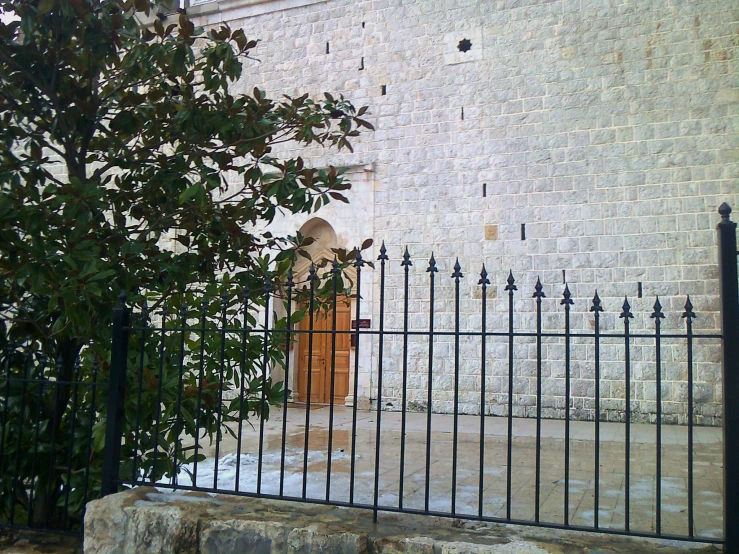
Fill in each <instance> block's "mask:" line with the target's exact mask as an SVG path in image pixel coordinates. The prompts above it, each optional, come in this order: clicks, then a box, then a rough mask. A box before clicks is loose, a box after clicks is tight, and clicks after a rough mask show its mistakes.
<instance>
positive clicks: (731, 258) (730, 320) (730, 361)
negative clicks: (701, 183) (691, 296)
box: [716, 202, 739, 552]
mask: <svg viewBox="0 0 739 554" xmlns="http://www.w3.org/2000/svg"><path fill="white" fill-rule="evenodd" d="M718 212H719V214H721V221H720V222H719V224H718V225H717V227H716V230H717V231H718V249H719V255H718V260H719V262H718V263H719V286H720V290H721V335H722V337H723V338H722V342H721V344H722V359H723V374H724V380H723V397H724V406H723V407H724V497H725V499H724V548H725V551H726V552H739V432H737V429H739V402H736V398H737V396H739V284H738V283H737V246H736V223H734V222H733V221H731V219H730V215H731V207H730V206H729V205H728V204H727V203H726V202H724V203H723V204H721V206H720V207H719V209H718Z"/></svg>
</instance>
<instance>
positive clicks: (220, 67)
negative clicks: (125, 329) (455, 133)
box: [0, 0, 371, 525]
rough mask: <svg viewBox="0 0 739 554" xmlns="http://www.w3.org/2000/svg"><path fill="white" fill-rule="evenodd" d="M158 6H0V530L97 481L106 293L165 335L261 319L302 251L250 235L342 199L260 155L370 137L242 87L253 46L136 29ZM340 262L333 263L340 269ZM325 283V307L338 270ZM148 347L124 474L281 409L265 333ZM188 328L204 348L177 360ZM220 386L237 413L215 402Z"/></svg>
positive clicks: (181, 25) (335, 102)
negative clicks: (236, 87)
mask: <svg viewBox="0 0 739 554" xmlns="http://www.w3.org/2000/svg"><path fill="white" fill-rule="evenodd" d="M154 9H155V8H154V5H152V4H150V3H149V2H148V0H125V1H124V0H0V11H2V12H5V14H6V15H7V14H14V17H4V18H3V19H2V20H0V348H1V349H2V350H1V351H2V359H0V379H1V380H0V417H1V418H2V420H1V421H0V425H1V429H0V430H1V431H2V436H1V437H0V438H1V439H2V441H1V442H0V513H2V514H3V515H2V516H1V517H0V519H1V518H5V519H7V518H11V519H15V520H16V522H17V521H20V520H21V519H22V518H25V519H26V521H27V522H28V523H29V524H38V525H41V524H47V525H55V524H56V525H66V524H68V522H74V521H75V520H76V519H77V518H79V516H80V514H81V511H82V507H83V505H84V502H85V500H87V499H88V498H91V497H93V496H94V494H95V487H99V479H100V465H101V462H100V459H101V451H102V448H103V442H104V432H103V431H104V425H105V410H104V406H105V396H106V394H105V389H103V388H100V387H98V388H97V389H94V388H93V387H90V386H84V385H83V383H89V382H90V381H91V380H92V379H93V378H94V379H97V380H99V381H100V382H105V381H106V380H107V376H108V371H109V365H110V339H111V308H112V307H113V306H114V305H115V304H116V303H117V301H118V300H117V299H118V294H119V291H127V292H128V294H129V297H128V298H129V301H130V302H132V303H134V304H136V305H138V306H139V307H141V306H142V304H143V300H144V297H145V296H147V295H148V296H149V297H150V298H149V299H150V302H151V303H152V305H150V306H149V308H148V311H149V313H152V314H153V313H157V314H159V315H160V316H161V312H162V310H166V312H167V313H165V315H164V318H163V319H162V318H161V317H159V319H158V322H159V323H156V321H155V324H156V325H159V326H161V325H162V321H163V322H164V325H165V326H172V325H174V326H178V325H184V322H187V321H189V320H194V321H196V322H198V325H200V324H202V325H203V326H205V327H207V326H209V325H211V324H213V323H214V322H216V321H219V320H221V319H223V318H225V319H227V320H229V321H231V320H233V319H237V320H238V321H239V322H243V321H246V322H247V324H253V325H256V321H255V320H254V319H253V318H254V315H253V310H254V309H258V308H259V305H260V303H263V302H264V299H265V295H263V294H262V293H260V291H262V290H263V287H264V284H265V282H269V283H271V288H272V289H273V290H279V289H280V286H281V284H282V283H284V280H285V278H286V273H287V271H288V269H289V267H290V265H291V264H292V262H293V260H294V256H295V253H296V251H298V250H299V248H300V247H301V246H304V245H305V244H306V242H307V241H308V240H309V239H304V238H303V237H301V236H300V235H299V234H296V236H294V237H277V236H273V235H271V234H270V233H269V232H265V231H259V230H260V229H265V227H266V225H265V224H268V223H269V222H271V221H272V220H273V219H274V218H275V217H276V215H277V214H278V213H279V212H281V211H283V212H290V213H301V212H312V211H315V210H316V209H318V208H319V207H320V206H321V205H323V204H325V203H327V202H328V201H330V200H332V199H333V200H340V201H346V198H345V197H344V196H342V194H341V191H343V190H346V189H348V188H349V184H348V183H346V182H345V181H344V180H343V179H342V177H341V174H340V172H339V171H335V170H333V169H329V170H318V169H314V168H311V167H308V166H306V165H305V163H304V162H303V160H302V159H301V158H300V157H294V158H290V159H279V158H277V157H274V156H273V155H272V148H273V146H274V145H275V144H276V143H283V142H291V143H292V144H293V145H294V146H295V149H294V150H293V151H297V150H298V149H299V147H300V146H304V145H311V144H313V145H322V146H325V147H332V148H336V149H342V148H348V149H351V145H350V142H349V141H350V140H351V139H352V137H355V136H357V135H358V131H359V129H360V128H362V127H365V128H368V129H371V125H370V124H369V123H367V122H366V121H364V120H363V119H361V117H362V116H363V114H364V113H365V111H366V108H361V109H359V110H356V109H355V107H354V106H353V105H352V104H351V103H350V102H348V101H346V100H344V99H343V98H341V97H339V98H334V97H333V96H331V95H330V94H325V95H324V96H323V97H322V98H320V99H312V98H309V97H308V96H307V95H305V96H300V97H289V96H284V97H282V98H281V99H279V100H271V99H269V98H267V97H266V96H265V94H264V93H263V92H261V91H260V90H258V89H254V90H253V92H252V93H251V94H234V93H233V92H232V91H231V89H230V87H229V85H230V84H231V83H233V82H234V81H235V80H237V79H239V78H240V77H242V71H243V70H244V62H245V60H246V59H248V58H249V54H250V52H251V51H252V50H253V49H254V48H255V47H256V41H255V40H252V39H250V38H248V37H246V36H245V35H244V33H243V31H242V30H239V29H236V30H231V29H229V28H228V27H225V26H223V27H220V28H218V29H214V30H211V31H208V32H206V31H203V30H202V29H197V28H195V27H194V25H193V24H192V23H191V22H190V21H189V20H188V19H187V17H186V16H184V15H179V17H178V18H177V22H176V23H174V24H165V23H162V21H161V20H160V19H159V18H157V17H155V18H153V23H152V24H150V25H143V24H142V23H141V21H142V19H145V18H146V17H147V16H149V15H150V13H151V12H152V10H154ZM250 63H251V62H250ZM250 67H255V70H257V71H258V65H257V64H253V65H250ZM227 178H228V181H227ZM167 238H169V239H170V240H165V239H167ZM173 242H174V243H175V244H179V245H181V246H179V247H178V248H173V247H172V246H171V245H172V243H173ZM364 246H365V247H366V246H368V244H365V245H364ZM354 254H356V252H355V251H354V252H346V251H337V256H338V258H339V261H340V262H341V263H344V264H348V263H351V258H352V256H353V255H354ZM339 278H340V277H339ZM347 285H348V284H347V283H342V284H341V285H340V290H344V289H345V288H346V287H347ZM297 288H298V289H299V288H300V286H298V287H297ZM318 288H319V290H318V293H317V298H318V299H319V300H320V298H321V297H322V293H328V292H329V291H330V288H331V283H330V280H329V281H325V282H324V284H323V285H321V286H319V287H318ZM249 290H250V291H252V292H251V293H249V292H247V291H249ZM298 295H299V293H298ZM244 306H247V307H248V308H250V309H251V310H252V312H248V310H244ZM247 312H248V313H247ZM302 314H303V312H302V311H300V310H298V311H297V316H296V318H297V317H301V315H302ZM244 318H246V319H244ZM296 318H293V321H292V322H287V321H285V319H284V318H283V319H279V318H277V319H276V321H275V323H274V325H275V326H277V327H280V326H282V327H283V328H284V327H285V326H287V325H289V324H291V323H295V319H296ZM133 323H134V324H135V325H138V326H139V327H142V328H143V327H146V326H148V325H150V321H149V319H148V316H147V314H144V315H140V316H138V319H135V320H134V321H133ZM161 335H162V334H161V333H160V335H156V333H154V332H150V333H148V339H147V333H146V332H139V333H132V337H131V343H130V346H129V355H130V356H129V358H130V359H129V371H128V378H129V387H128V388H127V393H126V394H127V398H126V414H125V422H124V434H125V437H124V446H123V459H124V460H125V463H124V465H123V467H122V470H121V471H122V473H123V474H124V475H130V476H131V477H134V478H137V479H139V478H140V479H149V478H151V479H154V480H156V479H159V478H160V477H162V476H171V475H174V474H176V473H177V471H178V467H177V466H178V465H179V464H181V463H188V462H192V461H193V460H194V458H195V456H197V455H198V453H196V452H194V451H193V450H192V449H191V448H188V447H186V446H185V443H184V442H183V441H187V444H189V443H190V442H192V441H193V439H194V438H195V437H196V436H197V438H198V440H200V441H202V440H205V439H206V438H210V439H212V438H213V437H214V434H215V435H216V436H217V434H218V433H220V432H222V431H224V430H229V431H232V430H233V425H231V426H226V424H228V423H231V422H233V421H235V420H240V419H245V418H249V417H250V416H251V417H254V416H256V417H259V416H260V415H261V416H265V417H266V415H267V409H266V407H267V406H268V403H269V402H276V401H281V400H282V399H283V398H284V397H285V396H284V391H283V389H282V386H281V384H279V383H275V382H272V381H271V380H263V379H261V378H259V377H258V376H259V375H261V374H262V371H263V370H264V369H265V365H264V364H265V360H266V364H267V366H269V365H274V364H278V363H280V361H281V360H282V356H283V348H282V346H284V345H279V344H277V343H276V342H275V343H272V342H270V344H268V345H267V347H268V352H267V356H266V357H265V356H264V344H263V343H262V342H261V341H262V340H263V337H260V336H258V335H249V336H248V337H247V339H246V340H244V337H243V336H242V337H238V336H233V337H232V336H228V335H224V334H218V333H200V334H199V333H186V334H180V335H176V334H167V333H164V339H162V340H160V338H161ZM154 337H158V338H156V340H153V338H154ZM142 338H143V339H144V340H142ZM181 338H184V339H185V345H184V346H185V349H186V351H188V352H191V353H197V354H198V355H188V356H181V355H180V354H179V353H178V352H179V351H178V344H177V343H176V342H177V341H178V340H180V339H181ZM282 340H283V341H284V335H283V338H282ZM222 352H223V353H225V356H224V355H222ZM224 383H233V384H234V385H235V386H236V387H239V388H240V389H241V390H242V391H243V392H244V394H245V396H244V397H245V403H241V404H239V403H238V402H235V401H233V400H225V398H226V397H227V395H223V394H221V393H222V389H223V386H224ZM139 391H140V392H139ZM262 397H263V398H264V399H265V400H266V401H267V404H265V403H264V402H263V401H262ZM175 399H177V407H178V410H175V409H173V408H172V407H173V406H174V405H175ZM160 407H163V410H164V411H163V412H162V411H161V409H160ZM36 422H38V425H36ZM88 430H89V433H88ZM90 436H91V437H92V441H90V440H88V439H89V437H90ZM58 460H63V462H61V463H60V462H58ZM87 477H89V478H90V483H91V484H90V486H89V487H88V485H87Z"/></svg>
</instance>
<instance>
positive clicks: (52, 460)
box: [44, 382, 120, 528]
mask: <svg viewBox="0 0 739 554" xmlns="http://www.w3.org/2000/svg"><path fill="white" fill-rule="evenodd" d="M59 389H60V386H59V383H58V382H57V383H55V386H54V406H58V405H59ZM60 425H61V424H60ZM60 425H52V427H51V453H50V454H49V473H48V475H49V483H48V488H47V492H48V494H49V498H50V499H53V498H54V496H55V489H56V488H57V487H58V484H57V480H56V471H55V469H56V434H57V429H58V427H59V426H60ZM119 466H120V463H119ZM51 512H52V509H49V510H47V512H46V519H45V521H44V527H47V528H48V527H49V523H50V522H51Z"/></svg>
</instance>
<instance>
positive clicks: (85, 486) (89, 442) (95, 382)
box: [82, 360, 110, 506]
mask: <svg viewBox="0 0 739 554" xmlns="http://www.w3.org/2000/svg"><path fill="white" fill-rule="evenodd" d="M98 369H99V365H98V362H97V360H95V361H93V362H92V383H91V385H90V388H91V389H92V390H91V391H90V424H89V426H88V428H87V455H86V456H85V459H86V460H88V463H87V465H86V466H85V481H84V484H83V485H82V487H83V488H82V506H85V505H86V504H87V492H88V490H89V488H90V466H91V465H92V463H91V458H92V429H93V427H94V425H95V419H96V418H95V397H96V396H97V385H98ZM109 386H110V384H109Z"/></svg>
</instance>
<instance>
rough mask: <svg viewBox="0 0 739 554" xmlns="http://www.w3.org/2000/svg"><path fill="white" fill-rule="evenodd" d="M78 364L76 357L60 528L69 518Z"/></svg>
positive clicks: (79, 361)
mask: <svg viewBox="0 0 739 554" xmlns="http://www.w3.org/2000/svg"><path fill="white" fill-rule="evenodd" d="M80 366H81V360H80V359H79V358H77V361H76V363H75V368H74V385H73V386H72V412H71V416H70V417H71V419H72V423H71V424H70V430H69V442H68V443H67V447H68V448H69V452H67V482H66V487H65V490H64V519H63V520H62V529H64V530H66V529H67V521H68V519H69V493H70V492H71V490H72V448H73V446H74V443H75V440H74V429H75V427H76V423H77V400H78V394H79V380H80V369H81V368H80ZM36 425H38V419H37V420H36Z"/></svg>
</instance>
